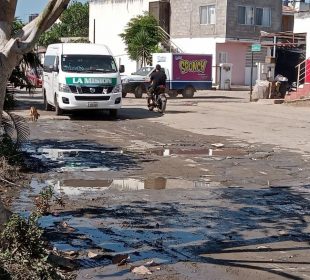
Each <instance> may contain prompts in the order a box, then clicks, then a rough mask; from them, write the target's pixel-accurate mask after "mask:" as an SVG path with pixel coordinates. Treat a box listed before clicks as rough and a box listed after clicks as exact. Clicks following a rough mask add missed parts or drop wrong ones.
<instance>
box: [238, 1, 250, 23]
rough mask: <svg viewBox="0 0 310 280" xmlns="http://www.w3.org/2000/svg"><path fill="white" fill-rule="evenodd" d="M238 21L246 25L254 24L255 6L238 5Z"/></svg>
mask: <svg viewBox="0 0 310 280" xmlns="http://www.w3.org/2000/svg"><path fill="white" fill-rule="evenodd" d="M238 23H239V24H245V25H254V7H250V6H239V7H238Z"/></svg>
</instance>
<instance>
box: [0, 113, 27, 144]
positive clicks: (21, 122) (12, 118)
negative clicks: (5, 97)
mask: <svg viewBox="0 0 310 280" xmlns="http://www.w3.org/2000/svg"><path fill="white" fill-rule="evenodd" d="M1 127H2V130H3V132H4V133H5V134H6V135H7V136H9V137H10V138H11V139H12V140H13V139H14V138H15V144H16V145H17V146H18V145H20V143H21V142H22V141H26V140H28V138H29V135H30V130H29V127H28V125H27V121H26V119H25V118H24V117H22V116H19V115H16V114H14V113H11V112H8V111H6V112H5V115H4V114H2V122H1Z"/></svg>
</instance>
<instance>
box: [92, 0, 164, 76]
mask: <svg viewBox="0 0 310 280" xmlns="http://www.w3.org/2000/svg"><path fill="white" fill-rule="evenodd" d="M157 2H162V1H153V0H90V1H89V41H90V42H92V43H98V44H106V45H108V46H109V48H110V49H111V50H112V53H113V55H114V56H115V57H116V58H117V60H118V63H119V64H123V65H125V71H126V73H131V72H134V71H136V70H137V63H136V62H134V61H132V60H130V59H129V57H128V55H127V53H126V46H125V44H124V42H123V41H122V39H121V37H120V36H119V34H121V33H123V32H124V29H125V27H126V25H127V24H128V22H129V21H130V20H131V19H132V18H133V17H136V16H138V15H142V14H143V13H144V12H149V11H150V9H151V10H152V12H153V14H154V16H155V17H157V18H158V20H159V22H160V23H161V24H162V26H163V27H164V29H169V21H168V20H167V19H166V17H165V16H164V15H165V13H163V11H162V9H159V8H158V7H159V6H158V5H156V3H157ZM163 2H167V1H163ZM168 19H169V18H168ZM167 31H169V30H167Z"/></svg>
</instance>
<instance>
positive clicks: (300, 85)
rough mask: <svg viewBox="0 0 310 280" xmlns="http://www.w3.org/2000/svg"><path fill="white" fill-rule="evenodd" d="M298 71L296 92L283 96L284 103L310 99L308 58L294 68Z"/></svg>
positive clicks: (309, 65)
mask: <svg viewBox="0 0 310 280" xmlns="http://www.w3.org/2000/svg"><path fill="white" fill-rule="evenodd" d="M296 68H297V69H298V78H297V90H296V91H295V92H290V94H287V95H286V96H285V101H286V102H294V101H301V100H303V99H307V100H308V99H310V58H308V59H306V60H304V61H303V62H301V63H300V64H298V65H297V66H296Z"/></svg>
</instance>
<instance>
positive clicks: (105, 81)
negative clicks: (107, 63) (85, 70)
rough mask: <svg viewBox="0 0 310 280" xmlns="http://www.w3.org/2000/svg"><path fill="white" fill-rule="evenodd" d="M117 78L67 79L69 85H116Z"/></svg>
mask: <svg viewBox="0 0 310 280" xmlns="http://www.w3.org/2000/svg"><path fill="white" fill-rule="evenodd" d="M116 81H117V78H103V77H67V78H66V83H67V85H111V86H115V85H116Z"/></svg>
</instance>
